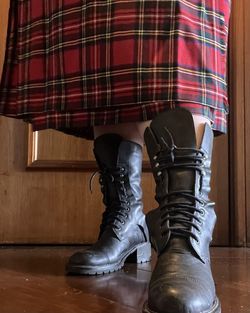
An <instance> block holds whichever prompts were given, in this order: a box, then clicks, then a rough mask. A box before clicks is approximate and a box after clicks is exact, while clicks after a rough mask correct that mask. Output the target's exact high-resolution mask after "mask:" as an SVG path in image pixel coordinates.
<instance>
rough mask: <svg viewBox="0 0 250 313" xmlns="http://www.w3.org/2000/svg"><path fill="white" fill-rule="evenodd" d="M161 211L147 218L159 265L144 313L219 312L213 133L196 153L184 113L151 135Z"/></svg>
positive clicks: (159, 123) (160, 123) (172, 114)
mask: <svg viewBox="0 0 250 313" xmlns="http://www.w3.org/2000/svg"><path fill="white" fill-rule="evenodd" d="M145 142H146V146H147V151H148V154H149V157H150V161H151V166H152V169H153V174H154V177H155V181H156V200H157V201H158V203H159V207H158V208H157V209H155V210H153V211H151V212H150V213H149V214H148V215H147V218H146V221H147V225H148V228H149V234H150V238H151V243H152V245H153V247H154V248H155V250H156V251H157V253H158V260H157V264H156V267H155V269H154V271H153V274H152V278H151V281H150V285H149V296H148V301H147V303H145V305H144V308H143V312H144V313H219V312H221V309H220V303H219V301H218V298H217V296H216V293H215V285H214V281H213V277H212V273H211V268H210V255H209V244H210V242H211V240H212V232H213V228H214V224H215V221H216V215H215V212H214V203H213V202H211V201H210V200H209V198H208V193H209V191H210V177H211V170H210V166H211V154H212V145H213V131H212V129H211V127H210V126H209V125H208V124H206V125H205V130H204V135H203V139H202V143H201V146H200V148H199V149H196V136H195V129H194V124H193V118H192V115H191V113H190V112H189V111H187V110H185V109H181V108H177V109H173V110H169V111H167V112H164V113H162V114H159V115H158V116H157V117H156V118H155V119H154V120H153V121H152V123H151V125H150V127H149V128H147V129H146V131H145Z"/></svg>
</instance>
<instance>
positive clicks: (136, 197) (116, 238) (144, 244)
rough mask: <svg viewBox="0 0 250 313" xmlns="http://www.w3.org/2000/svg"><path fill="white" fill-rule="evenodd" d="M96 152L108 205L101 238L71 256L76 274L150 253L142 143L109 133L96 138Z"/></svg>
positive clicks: (115, 265)
mask: <svg viewBox="0 0 250 313" xmlns="http://www.w3.org/2000/svg"><path fill="white" fill-rule="evenodd" d="M94 154H95V157H96V160H97V163H98V165H99V169H100V171H99V173H100V178H99V181H100V184H101V191H102V193H103V202H104V205H105V207H106V209H105V211H104V213H103V219H102V223H101V226H100V233H99V239H98V241H97V242H96V243H95V244H94V245H93V246H92V247H91V248H89V249H87V250H85V251H83V252H77V253H76V254H74V255H73V256H72V257H71V258H70V260H69V263H68V265H67V268H66V270H67V272H68V273H73V274H86V275H95V274H104V273H109V272H114V271H117V270H119V269H120V268H122V266H123V265H124V262H125V260H126V259H130V260H131V261H136V262H138V263H142V262H147V261H149V260H150V257H151V245H150V243H149V241H148V230H147V226H146V222H145V215H144V213H143V211H142V209H143V204H142V190H141V186H140V184H141V165H142V148H141V146H140V145H138V144H136V143H134V142H131V141H126V140H122V138H121V137H120V136H119V135H116V134H106V135H102V136H100V137H98V138H97V139H96V140H95V143H94ZM128 257H129V258H128Z"/></svg>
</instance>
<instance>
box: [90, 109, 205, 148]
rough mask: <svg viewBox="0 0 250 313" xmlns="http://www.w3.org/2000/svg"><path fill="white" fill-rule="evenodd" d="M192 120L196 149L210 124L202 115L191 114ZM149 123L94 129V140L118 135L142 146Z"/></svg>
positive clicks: (124, 124)
mask: <svg viewBox="0 0 250 313" xmlns="http://www.w3.org/2000/svg"><path fill="white" fill-rule="evenodd" d="M192 116H193V119H194V127H195V133H196V142H197V147H199V146H200V143H201V139H202V135H203V131H204V125H205V124H206V123H208V124H209V125H211V122H210V120H209V119H208V118H206V117H205V116H202V115H197V114H192ZM150 123H151V121H146V122H136V123H122V124H118V125H106V126H96V127H94V135H95V138H97V137H99V136H101V135H104V134H118V135H120V136H122V137H123V139H125V140H129V141H133V142H136V143H137V144H139V145H140V146H143V144H144V132H145V129H146V128H147V127H148V126H149V125H150Z"/></svg>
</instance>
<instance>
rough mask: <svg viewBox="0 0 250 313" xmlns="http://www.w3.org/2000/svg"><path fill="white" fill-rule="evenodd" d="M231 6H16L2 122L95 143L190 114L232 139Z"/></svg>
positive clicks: (45, 0)
mask: <svg viewBox="0 0 250 313" xmlns="http://www.w3.org/2000/svg"><path fill="white" fill-rule="evenodd" d="M230 9H231V7H230V0H154V1H149V0H139V1H131V0H130V1H124V0H117V1H111V0H107V1H100V0H99V1H98V0H94V1H80V0H12V1H11V8H10V13H9V17H10V19H9V28H8V43H7V50H6V57H5V65H4V71H3V76H2V82H1V88H0V114H3V115H6V116H11V117H16V118H23V119H24V120H25V121H29V122H31V123H32V124H33V128H34V130H40V129H45V128H55V129H59V130H62V131H65V132H68V133H72V130H75V132H76V133H78V135H81V136H83V137H86V138H87V137H88V135H87V134H89V133H90V129H89V128H90V127H91V126H94V125H105V124H117V123H122V122H130V121H143V120H148V119H152V118H153V117H154V116H155V115H157V114H158V113H159V112H161V111H164V110H166V109H167V108H171V107H174V106H183V107H186V108H188V109H189V110H190V111H192V112H193V113H196V114H201V115H205V116H207V117H209V118H210V119H211V120H212V122H213V128H214V129H215V130H217V131H218V132H226V128H227V123H226V115H227V114H228V111H229V106H228V96H227V45H228V24H229V17H230Z"/></svg>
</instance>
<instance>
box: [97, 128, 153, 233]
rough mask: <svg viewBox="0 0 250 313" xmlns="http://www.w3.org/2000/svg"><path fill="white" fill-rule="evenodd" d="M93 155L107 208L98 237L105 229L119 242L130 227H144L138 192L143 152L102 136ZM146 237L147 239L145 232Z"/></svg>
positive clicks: (110, 136) (113, 136) (113, 137)
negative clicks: (110, 231) (97, 166)
mask: <svg viewBox="0 0 250 313" xmlns="http://www.w3.org/2000/svg"><path fill="white" fill-rule="evenodd" d="M94 154H95V157H96V160H97V163H98V165H99V169H100V183H101V190H102V193H103V202H104V204H105V206H106V208H105V211H104V213H103V221H102V224H101V227H100V234H99V237H100V236H101V235H102V234H103V232H104V231H105V229H107V227H109V228H110V227H111V228H112V231H113V232H114V233H115V234H116V236H117V237H118V238H119V239H122V237H123V236H125V235H126V231H125V230H126V229H129V228H130V227H131V225H132V224H133V225H145V215H144V214H143V204H142V189H141V171H142V169H141V168H142V148H141V146H140V145H138V144H136V143H134V142H131V141H127V140H123V139H122V137H121V136H119V135H116V134H105V135H103V136H100V137H98V138H97V139H96V140H95V143H94ZM143 228H144V226H143ZM145 236H147V238H148V235H147V234H146V231H145Z"/></svg>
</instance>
